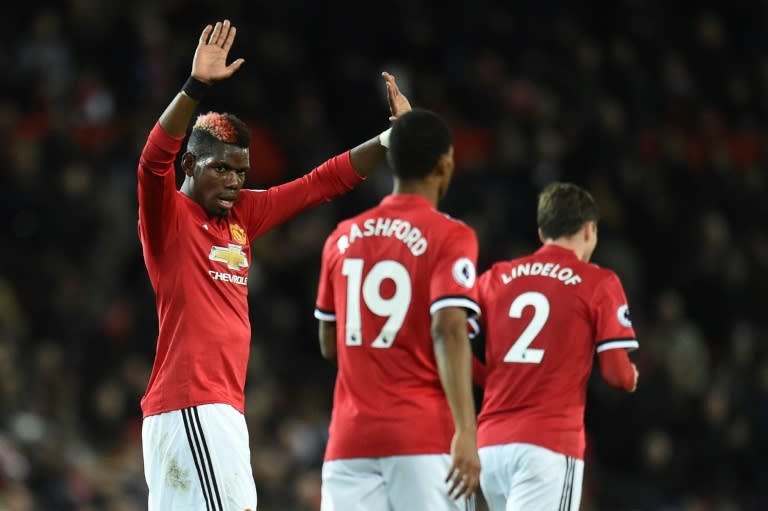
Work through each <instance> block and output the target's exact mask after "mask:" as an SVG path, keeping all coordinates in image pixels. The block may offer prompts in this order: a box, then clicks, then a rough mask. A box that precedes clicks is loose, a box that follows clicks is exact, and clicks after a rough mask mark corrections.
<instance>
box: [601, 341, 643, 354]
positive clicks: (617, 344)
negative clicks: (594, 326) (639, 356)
mask: <svg viewBox="0 0 768 511" xmlns="http://www.w3.org/2000/svg"><path fill="white" fill-rule="evenodd" d="M639 347H640V343H639V342H637V339H608V340H605V341H600V342H599V343H597V352H598V353H600V352H603V351H607V350H615V349H619V348H626V349H629V350H636V349H637V348H639Z"/></svg>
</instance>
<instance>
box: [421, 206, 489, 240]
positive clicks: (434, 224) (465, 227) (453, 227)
mask: <svg viewBox="0 0 768 511" xmlns="http://www.w3.org/2000/svg"><path fill="white" fill-rule="evenodd" d="M428 226H429V227H430V228H431V229H432V230H435V231H439V232H441V233H443V234H445V235H449V236H457V237H469V238H475V239H476V238H477V233H476V232H475V229H474V228H473V227H472V226H471V225H469V224H468V223H466V222H465V221H464V220H461V219H459V218H456V217H454V216H452V215H450V214H448V213H444V212H442V211H438V210H432V211H431V212H430V216H429V224H428Z"/></svg>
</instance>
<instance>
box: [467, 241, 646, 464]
mask: <svg viewBox="0 0 768 511" xmlns="http://www.w3.org/2000/svg"><path fill="white" fill-rule="evenodd" d="M478 293H479V300H480V302H479V303H480V309H481V311H482V312H481V316H480V318H479V322H480V326H481V328H482V330H483V331H484V332H485V342H486V349H485V363H486V367H487V379H486V382H485V392H484V396H483V404H482V409H481V412H480V416H479V418H478V444H479V446H480V447H484V446H488V445H498V444H507V443H529V444H534V445H539V446H541V447H545V448H547V449H550V450H553V451H556V452H560V453H563V454H565V455H567V456H572V457H575V458H580V459H583V457H584V447H585V438H584V408H585V405H586V396H587V383H588V380H589V375H590V372H591V371H592V364H593V361H594V358H595V353H596V352H600V351H603V350H608V349H616V348H630V349H634V348H637V346H638V343H637V340H636V338H635V331H634V330H633V329H632V323H631V322H630V320H629V309H628V307H627V299H626V297H625V295H624V290H623V288H622V286H621V283H620V281H619V278H618V277H617V275H616V274H615V273H614V272H612V271H610V270H607V269H604V268H600V267H598V266H597V265H595V264H589V263H584V262H582V261H580V260H579V259H578V258H577V257H576V254H575V253H574V252H573V251H571V250H568V249H565V248H563V247H559V246H557V245H551V244H548V245H544V246H543V247H541V248H540V249H539V250H538V251H536V252H535V253H534V254H532V255H530V256H526V257H522V258H519V259H515V260H513V261H505V262H500V263H496V264H494V265H493V266H492V267H491V268H490V269H489V270H487V271H486V272H484V273H483V274H482V275H481V276H480V278H479V279H478Z"/></svg>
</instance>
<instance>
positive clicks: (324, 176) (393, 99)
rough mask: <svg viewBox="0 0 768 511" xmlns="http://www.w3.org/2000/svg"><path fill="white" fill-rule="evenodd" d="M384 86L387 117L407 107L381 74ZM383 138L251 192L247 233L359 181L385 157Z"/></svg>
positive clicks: (255, 233)
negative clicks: (283, 181) (269, 186)
mask: <svg viewBox="0 0 768 511" xmlns="http://www.w3.org/2000/svg"><path fill="white" fill-rule="evenodd" d="M382 76H383V77H384V80H385V82H386V86H387V97H388V101H389V109H390V114H391V115H390V117H389V118H390V120H394V119H397V118H398V117H399V116H401V115H403V114H404V113H406V112H409V111H410V110H411V105H410V103H409V102H408V99H407V98H406V97H405V95H403V94H402V92H400V89H399V88H398V87H397V84H396V82H395V78H394V76H392V75H391V74H389V73H387V72H384V73H382ZM386 143H387V142H386V137H384V136H383V134H382V135H377V136H376V137H373V138H371V139H369V140H367V141H365V142H363V143H362V144H360V145H358V146H356V147H354V148H353V149H350V150H348V151H345V152H343V153H341V154H339V155H336V156H334V157H332V158H330V159H329V160H327V161H325V162H323V163H322V164H320V165H319V166H317V167H316V168H314V169H313V170H312V171H311V172H309V173H307V174H305V175H303V176H301V177H299V178H297V179H294V180H293V181H290V182H288V183H285V184H282V185H279V186H273V187H272V188H269V189H268V190H266V191H264V192H262V193H258V194H254V195H253V198H254V207H253V208H252V209H251V213H250V214H249V218H250V221H251V224H250V225H249V229H248V231H249V233H251V236H254V237H256V236H259V235H260V234H262V233H264V232H266V231H268V230H270V229H272V228H273V227H275V226H277V225H280V224H282V223H283V222H285V221H287V220H289V219H290V218H293V217H294V216H296V215H297V214H299V213H301V212H302V211H305V210H307V209H309V208H312V207H315V206H319V205H320V204H324V203H327V202H330V201H331V200H333V199H334V198H336V197H338V196H339V195H343V194H345V193H347V192H349V191H350V190H352V189H353V188H354V187H355V186H357V185H358V184H360V182H362V181H363V179H364V178H365V177H366V176H368V175H369V174H370V173H371V172H372V171H373V170H374V169H375V168H376V167H378V166H379V165H380V164H381V163H382V162H383V161H384V157H385V156H386V147H385V145H383V144H386Z"/></svg>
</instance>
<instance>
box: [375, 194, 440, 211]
mask: <svg viewBox="0 0 768 511" xmlns="http://www.w3.org/2000/svg"><path fill="white" fill-rule="evenodd" d="M381 205H382V206H394V207H399V206H410V207H414V206H418V207H427V208H430V209H435V206H434V205H433V204H432V203H431V202H429V199H427V198H426V197H424V196H423V195H419V194H417V193H397V194H394V193H393V194H390V195H387V196H386V197H384V198H383V199H382V200H381Z"/></svg>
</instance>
